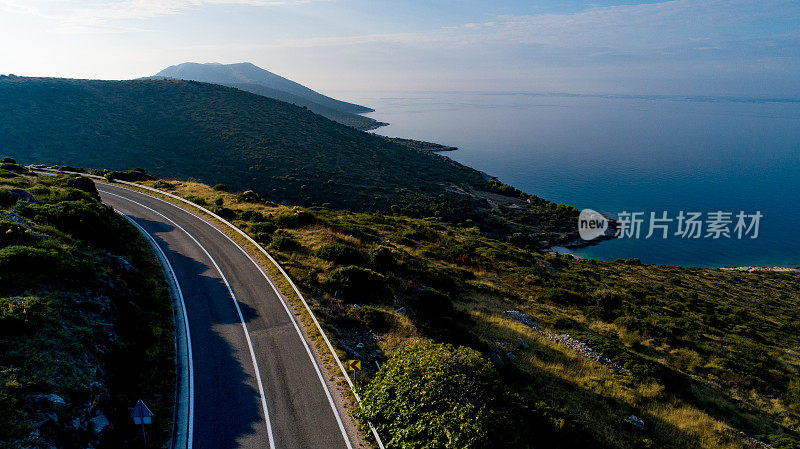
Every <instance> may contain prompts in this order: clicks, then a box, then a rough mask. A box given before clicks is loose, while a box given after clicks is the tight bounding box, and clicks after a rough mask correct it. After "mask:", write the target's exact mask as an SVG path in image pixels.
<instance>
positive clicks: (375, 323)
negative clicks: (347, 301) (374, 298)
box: [347, 306, 395, 333]
mask: <svg viewBox="0 0 800 449" xmlns="http://www.w3.org/2000/svg"><path fill="white" fill-rule="evenodd" d="M347 316H349V317H350V318H351V319H353V320H356V321H358V322H359V323H361V324H363V325H364V326H366V327H367V328H369V329H370V330H372V331H374V332H379V333H384V332H386V331H388V330H389V329H391V328H392V326H393V325H394V322H395V320H394V317H393V316H392V315H391V314H389V313H387V312H385V311H383V310H381V309H378V308H375V307H372V306H361V307H355V306H354V307H350V309H349V310H348V311H347Z"/></svg>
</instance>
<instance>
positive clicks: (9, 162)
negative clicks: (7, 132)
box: [0, 157, 17, 164]
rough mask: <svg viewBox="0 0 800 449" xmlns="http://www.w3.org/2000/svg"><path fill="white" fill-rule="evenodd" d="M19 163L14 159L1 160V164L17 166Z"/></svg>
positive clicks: (5, 158)
mask: <svg viewBox="0 0 800 449" xmlns="http://www.w3.org/2000/svg"><path fill="white" fill-rule="evenodd" d="M16 163H17V161H16V160H14V158H10V157H4V158H2V159H0V164H16Z"/></svg>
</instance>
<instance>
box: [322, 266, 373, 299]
mask: <svg viewBox="0 0 800 449" xmlns="http://www.w3.org/2000/svg"><path fill="white" fill-rule="evenodd" d="M326 286H327V287H328V289H329V290H330V291H331V293H332V294H333V295H334V296H337V297H339V298H341V299H344V300H347V301H364V302H368V301H372V300H375V299H381V298H385V297H386V296H387V295H388V293H389V287H388V286H387V285H386V280H385V279H384V277H383V276H382V275H381V274H379V273H376V272H374V271H372V270H369V269H367V268H361V267H357V266H354V265H348V266H346V267H341V268H337V269H335V270H333V271H332V272H331V275H330V277H329V278H328V281H327V282H326Z"/></svg>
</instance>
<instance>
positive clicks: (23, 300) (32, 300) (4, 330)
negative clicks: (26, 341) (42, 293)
mask: <svg viewBox="0 0 800 449" xmlns="http://www.w3.org/2000/svg"><path fill="white" fill-rule="evenodd" d="M47 306H48V303H47V301H45V300H43V299H41V298H39V297H36V296H12V297H9V298H0V335H16V334H19V333H21V332H24V331H26V330H28V331H33V330H34V329H33V328H32V327H31V325H32V324H34V323H36V322H38V321H39V320H40V319H42V318H43V317H44V316H45V315H46V314H47Z"/></svg>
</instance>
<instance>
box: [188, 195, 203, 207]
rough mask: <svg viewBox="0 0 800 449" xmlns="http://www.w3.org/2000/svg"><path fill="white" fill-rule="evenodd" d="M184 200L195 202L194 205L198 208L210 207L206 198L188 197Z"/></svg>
mask: <svg viewBox="0 0 800 449" xmlns="http://www.w3.org/2000/svg"><path fill="white" fill-rule="evenodd" d="M184 198H185V199H187V200H188V201H191V202H193V203H194V204H197V205H198V206H204V207H205V206H207V205H208V203H206V199H205V198H203V197H200V196H197V195H186V196H185V197H184Z"/></svg>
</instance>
